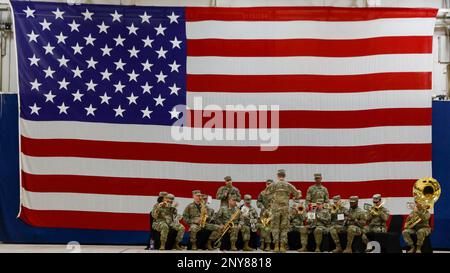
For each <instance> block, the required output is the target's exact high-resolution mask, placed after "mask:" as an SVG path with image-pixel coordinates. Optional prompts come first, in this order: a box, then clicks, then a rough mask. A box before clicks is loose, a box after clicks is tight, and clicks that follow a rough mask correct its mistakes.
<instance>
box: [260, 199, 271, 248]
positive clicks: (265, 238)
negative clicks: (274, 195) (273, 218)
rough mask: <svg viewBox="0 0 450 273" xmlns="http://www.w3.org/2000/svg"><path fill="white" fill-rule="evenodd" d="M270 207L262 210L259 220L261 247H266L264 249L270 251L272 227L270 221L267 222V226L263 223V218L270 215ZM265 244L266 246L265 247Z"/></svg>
mask: <svg viewBox="0 0 450 273" xmlns="http://www.w3.org/2000/svg"><path fill="white" fill-rule="evenodd" d="M270 213H271V211H270V207H269V208H267V209H265V210H264V211H262V213H261V214H260V217H259V220H258V225H257V227H258V230H259V238H260V240H261V249H264V251H270V243H271V242H272V234H271V229H270V222H269V223H268V224H267V226H264V225H263V223H262V221H261V220H262V218H267V217H270ZM264 244H266V245H265V248H264Z"/></svg>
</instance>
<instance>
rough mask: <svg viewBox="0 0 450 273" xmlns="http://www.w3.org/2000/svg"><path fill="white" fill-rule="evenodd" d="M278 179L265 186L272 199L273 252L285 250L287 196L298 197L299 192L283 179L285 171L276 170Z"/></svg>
mask: <svg viewBox="0 0 450 273" xmlns="http://www.w3.org/2000/svg"><path fill="white" fill-rule="evenodd" d="M277 176H278V181H277V182H276V183H272V184H271V185H270V186H269V187H267V193H268V195H269V199H270V200H272V205H271V210H272V225H271V229H272V235H273V241H274V243H275V248H274V251H275V252H286V245H287V233H288V230H289V198H290V196H291V194H293V195H294V198H296V199H298V198H299V197H300V195H301V192H300V191H298V190H297V189H296V188H295V187H294V186H293V185H292V184H290V183H289V182H287V181H286V180H285V177H286V171H285V170H278V173H277Z"/></svg>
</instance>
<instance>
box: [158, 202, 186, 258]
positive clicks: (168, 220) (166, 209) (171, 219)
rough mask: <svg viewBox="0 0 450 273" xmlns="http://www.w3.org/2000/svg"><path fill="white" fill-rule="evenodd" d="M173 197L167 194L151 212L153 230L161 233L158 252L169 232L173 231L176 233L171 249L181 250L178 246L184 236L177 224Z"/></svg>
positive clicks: (161, 248)
mask: <svg viewBox="0 0 450 273" xmlns="http://www.w3.org/2000/svg"><path fill="white" fill-rule="evenodd" d="M174 199H175V196H174V195H173V194H170V193H169V194H167V195H166V196H165V197H164V200H163V201H162V202H161V203H158V204H157V205H156V206H155V207H154V209H153V210H152V217H153V219H154V221H153V229H154V230H156V231H159V232H160V233H161V237H160V241H161V245H160V247H159V250H164V249H165V245H166V241H167V236H168V235H169V230H170V229H174V230H176V231H177V236H176V239H175V245H174V246H173V249H176V250H183V249H184V248H183V247H182V246H180V243H181V240H182V239H183V236H184V227H183V225H182V224H180V223H179V222H178V213H177V209H176V207H175V206H174V205H173V200H174Z"/></svg>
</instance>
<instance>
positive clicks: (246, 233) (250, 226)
mask: <svg viewBox="0 0 450 273" xmlns="http://www.w3.org/2000/svg"><path fill="white" fill-rule="evenodd" d="M251 203H252V196H251V195H249V194H246V195H244V206H243V207H242V208H241V212H242V213H241V216H240V219H239V226H240V227H241V234H242V240H243V241H244V248H243V250H244V251H252V250H253V249H252V248H251V247H250V246H249V242H250V234H251V232H252V231H254V232H256V229H257V226H256V224H257V222H258V212H257V211H256V209H255V208H254V207H252V205H251Z"/></svg>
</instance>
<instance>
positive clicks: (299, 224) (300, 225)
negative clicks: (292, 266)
mask: <svg viewBox="0 0 450 273" xmlns="http://www.w3.org/2000/svg"><path fill="white" fill-rule="evenodd" d="M300 198H301V196H300ZM289 221H290V228H291V229H290V230H291V231H294V232H298V233H299V234H300V242H301V243H302V247H301V248H299V249H298V251H300V252H305V251H306V247H307V246H308V226H305V221H306V208H305V206H304V204H301V203H300V199H295V200H294V204H293V206H292V208H291V209H290V211H289Z"/></svg>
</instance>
